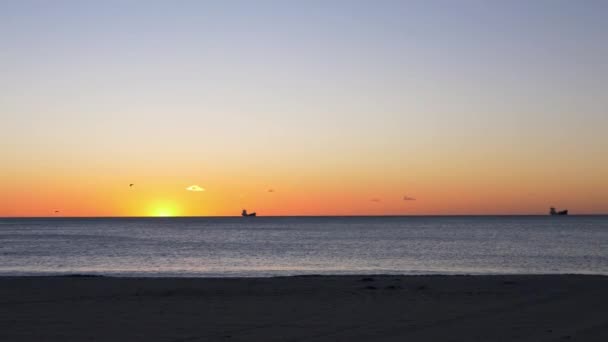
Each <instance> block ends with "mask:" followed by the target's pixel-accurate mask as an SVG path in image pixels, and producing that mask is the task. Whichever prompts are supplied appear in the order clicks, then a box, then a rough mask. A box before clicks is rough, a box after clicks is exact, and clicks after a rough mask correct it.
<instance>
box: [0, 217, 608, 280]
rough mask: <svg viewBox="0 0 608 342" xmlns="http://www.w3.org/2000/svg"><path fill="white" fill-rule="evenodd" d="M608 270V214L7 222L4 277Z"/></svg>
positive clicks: (1, 242) (2, 244)
mask: <svg viewBox="0 0 608 342" xmlns="http://www.w3.org/2000/svg"><path fill="white" fill-rule="evenodd" d="M565 273H576V274H602V275H608V216H567V217H550V216H454V217H450V216H441V217H431V216H428V217H256V218H242V217H196V218H186V217H184V218H0V275H51V274H53V275H57V274H99V275H111V276H145V277H258V276H261V277H267V276H288V275H307V274H565Z"/></svg>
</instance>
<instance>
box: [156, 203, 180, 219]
mask: <svg viewBox="0 0 608 342" xmlns="http://www.w3.org/2000/svg"><path fill="white" fill-rule="evenodd" d="M179 215H180V210H179V209H178V207H177V205H176V204H175V203H171V202H168V201H157V202H156V203H151V205H150V206H149V209H148V216H155V217H172V216H179Z"/></svg>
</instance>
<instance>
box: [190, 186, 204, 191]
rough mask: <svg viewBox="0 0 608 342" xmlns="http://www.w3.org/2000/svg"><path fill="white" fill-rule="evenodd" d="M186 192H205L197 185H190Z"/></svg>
mask: <svg viewBox="0 0 608 342" xmlns="http://www.w3.org/2000/svg"><path fill="white" fill-rule="evenodd" d="M186 190H188V191H205V189H203V188H201V187H200V186H198V185H190V186H189V187H187V188H186Z"/></svg>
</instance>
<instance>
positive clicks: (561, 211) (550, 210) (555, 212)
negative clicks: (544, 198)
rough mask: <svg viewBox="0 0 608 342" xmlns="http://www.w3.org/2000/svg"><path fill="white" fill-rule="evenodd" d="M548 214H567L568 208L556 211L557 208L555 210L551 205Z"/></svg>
mask: <svg viewBox="0 0 608 342" xmlns="http://www.w3.org/2000/svg"><path fill="white" fill-rule="evenodd" d="M549 215H551V216H561V215H568V210H560V211H557V210H555V208H553V207H551V209H549Z"/></svg>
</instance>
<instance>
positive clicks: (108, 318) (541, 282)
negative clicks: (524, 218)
mask: <svg viewBox="0 0 608 342" xmlns="http://www.w3.org/2000/svg"><path fill="white" fill-rule="evenodd" d="M606 290H608V277H601V276H574V275H567V276H371V277H370V276H323V277H321V276H319V277H317V276H307V277H287V278H256V279H251V278H250V279H246V278H245V279H242V278H241V279H237V278H234V279H200V278H199V279H175V278H173V279H168V278H164V279H163V278H106V277H103V278H101V277H5V278H0V341H3V342H4V341H36V342H39V341H174V342H178V341H608V293H607V291H606Z"/></svg>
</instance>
